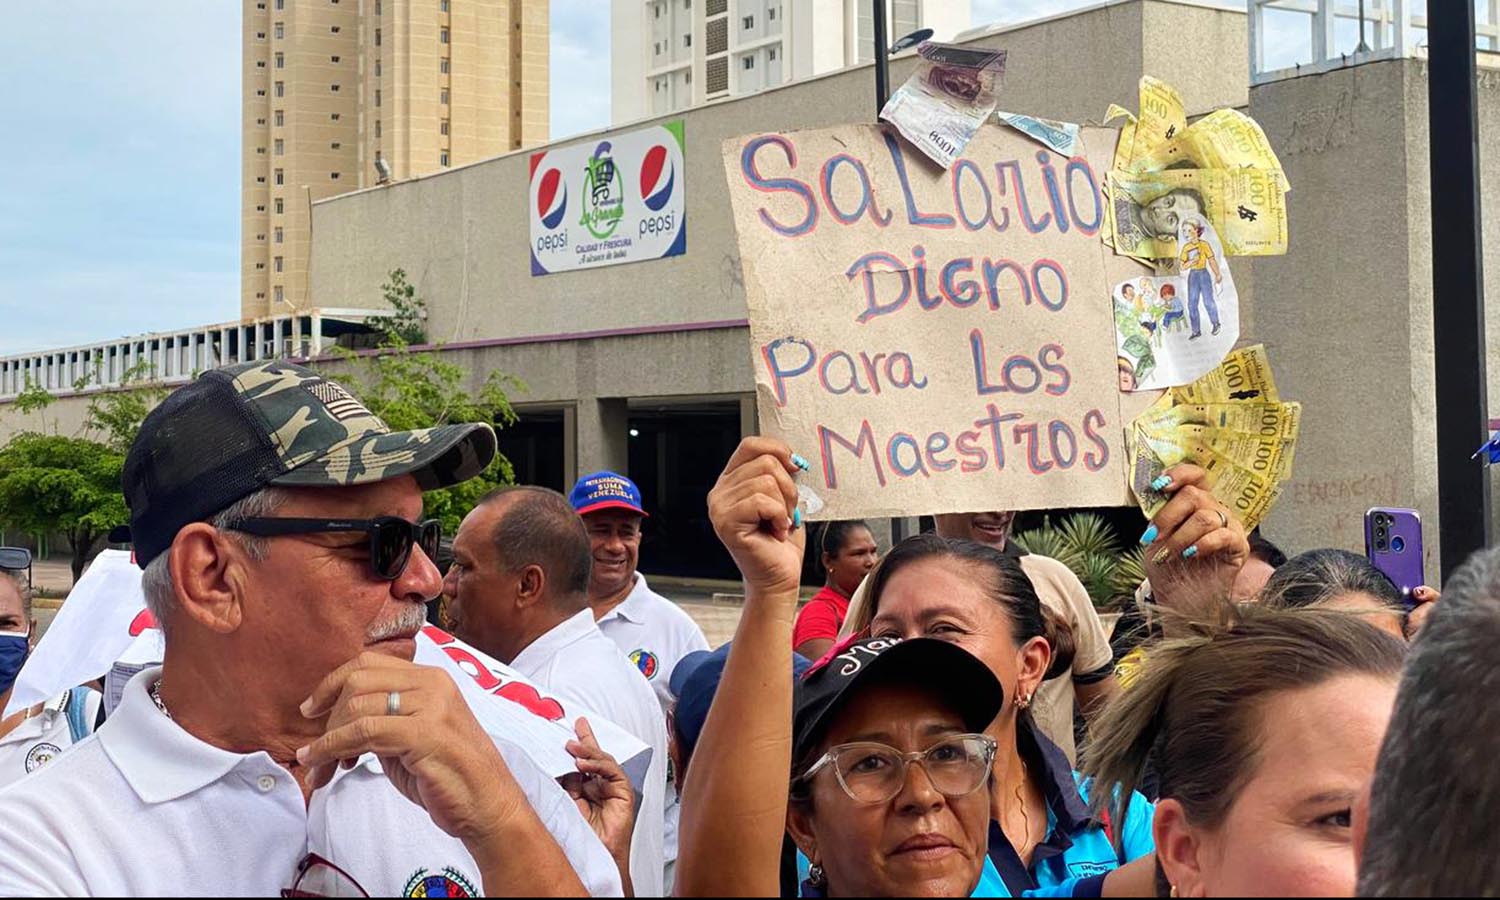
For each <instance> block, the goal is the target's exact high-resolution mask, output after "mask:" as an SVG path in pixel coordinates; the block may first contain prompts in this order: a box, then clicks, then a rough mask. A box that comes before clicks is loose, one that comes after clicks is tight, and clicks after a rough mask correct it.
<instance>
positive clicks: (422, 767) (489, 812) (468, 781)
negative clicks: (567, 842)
mask: <svg viewBox="0 0 1500 900" xmlns="http://www.w3.org/2000/svg"><path fill="white" fill-rule="evenodd" d="M302 714H303V715H305V716H307V717H308V718H310V719H317V718H325V717H326V719H327V724H326V726H325V729H326V730H325V732H324V734H323V736H322V737H321V738H318V739H317V740H316V741H314V742H313V743H311V744H309V745H308V746H306V747H303V748H302V749H301V750H299V751H297V761H298V762H299V763H301V764H302V765H303V766H306V767H307V768H308V770H309V771H310V772H311V776H310V780H311V784H312V786H313V789H314V790H316V789H317V788H320V787H322V786H323V785H326V784H327V783H328V782H329V781H330V780H331V779H332V778H333V775H334V772H335V770H336V769H337V767H338V766H340V765H343V766H344V767H346V768H347V767H350V766H352V765H353V764H354V762H355V761H356V760H358V759H359V757H360V756H363V755H364V754H366V753H374V754H375V755H376V756H377V757H379V759H380V764H381V767H382V768H383V769H384V770H385V774H386V777H387V778H389V779H390V781H391V783H392V784H393V785H395V786H396V789H397V790H399V791H400V792H401V793H402V795H404V796H405V797H406V798H407V799H408V800H410V801H411V802H413V803H415V804H417V805H418V806H421V807H422V808H423V809H425V810H427V814H428V815H430V816H431V817H432V821H433V822H434V823H435V824H436V825H437V826H438V827H439V828H441V829H443V830H444V831H446V832H448V833H449V834H451V835H453V836H454V837H456V838H459V839H460V840H471V839H483V838H485V837H487V836H489V835H490V834H492V833H494V832H496V831H498V830H500V829H502V828H503V827H504V826H505V825H506V824H507V823H509V822H512V821H515V820H516V818H517V817H518V816H520V815H522V813H523V812H524V811H526V810H528V809H529V808H528V807H527V803H526V798H525V795H524V794H522V792H521V789H520V788H519V787H518V786H517V785H516V784H515V782H514V781H513V780H512V779H511V777H510V770H509V769H507V768H506V765H505V761H504V760H503V759H502V758H501V756H500V752H499V751H498V750H496V749H495V745H494V743H493V742H492V741H490V740H489V738H488V737H487V736H486V735H485V733H484V729H483V728H481V727H480V725H479V722H478V721H477V720H476V719H475V718H474V714H473V713H472V712H470V710H469V706H468V704H467V703H465V702H464V699H463V696H462V695H461V694H460V693H459V690H458V685H457V684H455V683H454V681H453V679H452V678H449V677H448V675H447V673H445V672H443V671H442V670H440V669H436V668H433V667H431V666H420V665H417V664H416V663H411V662H407V661H406V660H403V659H396V658H394V657H391V656H386V655H384V654H379V653H363V654H360V655H359V656H358V657H356V658H355V659H353V660H351V661H350V662H348V663H346V664H345V665H343V666H341V667H339V668H338V669H337V670H335V671H334V672H333V673H332V674H330V675H329V676H328V677H327V678H325V679H323V681H322V683H321V684H319V685H318V687H317V688H316V689H315V690H314V691H313V693H312V696H311V697H309V698H308V699H307V701H306V702H305V703H303V705H302Z"/></svg>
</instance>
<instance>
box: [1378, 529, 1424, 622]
mask: <svg viewBox="0 0 1500 900" xmlns="http://www.w3.org/2000/svg"><path fill="white" fill-rule="evenodd" d="M1422 555H1423V547H1422V517H1421V516H1420V515H1419V514H1418V513H1417V511H1416V510H1414V509H1400V508H1385V507H1379V506H1377V507H1375V508H1374V509H1371V510H1370V511H1368V512H1366V513H1365V556H1366V557H1368V558H1369V560H1370V562H1371V563H1372V564H1373V565H1374V566H1375V568H1377V569H1379V570H1380V571H1382V572H1384V573H1385V576H1386V577H1387V578H1389V579H1390V580H1391V581H1392V582H1393V583H1394V584H1395V585H1396V589H1397V590H1399V591H1401V597H1402V600H1403V601H1404V602H1405V604H1406V609H1407V611H1408V612H1410V611H1411V609H1412V607H1414V606H1415V605H1416V601H1415V600H1414V599H1413V598H1412V591H1414V590H1416V589H1417V588H1419V587H1421V586H1422V585H1425V584H1426V583H1427V579H1426V576H1425V575H1424V574H1423V566H1422Z"/></svg>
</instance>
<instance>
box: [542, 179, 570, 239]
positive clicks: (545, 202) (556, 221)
mask: <svg viewBox="0 0 1500 900" xmlns="http://www.w3.org/2000/svg"><path fill="white" fill-rule="evenodd" d="M536 211H537V215H538V216H540V217H541V220H542V225H544V226H546V228H547V230H548V231H551V230H552V229H554V228H556V227H557V226H559V225H561V224H562V220H563V216H566V215H567V214H568V186H567V185H566V184H565V183H563V177H562V173H561V172H559V171H558V170H557V169H548V170H547V172H546V174H545V175H543V176H542V183H541V186H540V187H539V188H538V190H537V195H536Z"/></svg>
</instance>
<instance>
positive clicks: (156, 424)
mask: <svg viewBox="0 0 1500 900" xmlns="http://www.w3.org/2000/svg"><path fill="white" fill-rule="evenodd" d="M494 455H495V436H494V432H493V431H492V430H491V429H490V428H489V426H487V425H456V426H445V427H440V428H435V429H430V430H426V431H416V432H391V431H390V429H389V428H387V427H386V425H385V424H384V423H383V422H381V421H380V420H379V419H378V418H376V417H375V416H373V415H371V414H370V413H369V411H368V410H366V409H365V408H364V407H363V406H362V405H361V404H360V403H359V402H358V401H357V400H355V399H354V398H353V397H352V396H350V395H349V394H348V393H347V392H346V391H344V390H343V388H341V387H339V386H338V385H337V384H335V383H333V382H330V381H327V380H326V379H324V378H322V377H321V376H319V375H317V374H316V373H314V372H312V371H309V370H307V369H303V368H300V367H298V366H293V365H290V364H285V363H277V362H268V363H250V364H244V365H239V366H232V367H229V368H226V369H219V370H215V371H212V372H209V373H207V374H205V375H203V376H202V377H200V378H199V379H198V380H197V381H195V382H193V383H192V384H190V385H187V386H184V387H182V388H180V389H179V390H178V391H176V392H175V393H173V394H172V395H171V396H170V397H168V398H167V400H166V401H165V402H164V403H162V405H161V406H159V407H157V408H156V409H155V410H154V411H153V412H152V413H151V414H150V415H149V416H147V418H146V421H145V422H144V423H143V425H142V427H141V431H140V435H139V436H138V437H137V439H136V441H135V443H134V445H133V446H132V447H131V450H130V453H129V455H128V456H127V457H126V461H125V469H124V474H123V478H122V481H123V484H124V489H125V497H126V502H127V504H128V505H129V507H130V511H131V532H132V537H133V539H134V543H135V551H136V556H137V560H138V562H139V563H140V564H141V565H142V566H143V567H144V568H145V573H144V575H143V579H142V582H143V585H142V586H143V589H144V593H145V596H146V600H147V603H148V605H149V606H150V608H151V611H152V612H153V613H154V615H155V617H156V619H157V621H158V622H159V623H160V624H161V627H162V629H163V632H164V634H165V639H166V654H165V660H164V662H163V664H162V666H161V667H160V668H152V669H147V670H146V671H144V672H142V673H140V674H139V675H137V676H136V677H135V678H134V679H132V680H131V681H130V683H129V684H128V685H126V688H125V696H124V699H123V700H122V702H121V704H120V706H119V708H118V709H116V711H115V713H114V715H113V716H111V717H110V719H109V721H108V722H106V723H105V725H104V726H103V727H102V728H101V729H100V730H99V732H98V734H97V735H95V737H94V738H92V739H90V740H87V741H84V742H83V743H82V744H80V745H78V746H77V747H75V748H73V749H72V750H71V751H69V752H68V753H67V754H64V755H63V756H62V757H60V758H59V759H57V760H56V761H55V762H52V763H50V764H49V765H48V766H47V767H46V768H44V769H42V770H41V771H40V772H37V773H35V774H34V775H31V776H29V777H27V778H25V779H23V780H21V781H20V782H18V783H16V784H14V785H12V786H11V787H9V788H8V789H6V790H5V791H3V792H0V895H5V896H11V895H49V896H55V895H84V894H87V895H124V896H134V895H152V896H162V895H174V896H175V895H181V894H185V893H186V894H203V895H208V894H213V895H261V896H273V895H275V894H277V893H278V892H281V891H297V892H303V893H304V894H308V893H310V894H335V893H338V894H344V895H351V894H359V893H364V894H367V895H373V896H385V895H397V894H400V895H405V896H472V895H477V894H479V893H481V892H483V893H486V894H489V893H502V892H503V893H521V894H574V895H577V894H581V893H585V892H591V893H596V892H604V893H608V894H616V893H618V892H619V891H620V881H619V876H618V874H617V872H616V870H615V867H614V865H613V862H612V860H611V859H610V858H609V855H608V853H607V852H606V851H605V850H604V847H603V845H602V844H600V842H599V840H598V839H597V838H596V837H595V836H594V834H593V832H592V831H591V830H590V829H589V826H588V824H587V823H586V822H585V820H584V819H583V817H582V816H581V815H580V814H579V811H578V808H577V807H576V806H575V805H574V803H573V801H572V800H571V799H570V798H569V797H568V796H567V795H566V794H565V793H563V791H562V789H561V788H559V787H558V786H557V784H556V783H555V782H553V781H551V780H550V779H549V778H547V777H546V776H545V774H543V773H542V771H541V770H539V769H538V768H537V767H536V765H535V764H533V763H532V762H531V761H530V759H529V758H528V756H527V755H526V753H525V752H524V751H525V748H517V747H512V746H507V745H505V743H504V742H503V741H502V742H496V741H492V740H491V739H490V737H489V736H488V735H486V734H485V733H484V731H483V729H482V728H481V727H480V725H479V723H478V722H477V721H476V720H475V719H474V716H473V713H472V712H471V711H470V710H469V707H468V706H467V704H466V703H465V701H464V699H463V698H462V697H461V696H460V694H459V690H458V686H457V684H456V683H455V682H454V681H453V680H452V678H451V677H449V676H448V675H447V674H446V672H445V671H444V670H441V669H437V668H430V667H425V666H418V665H415V664H414V663H412V661H411V660H412V656H413V654H414V652H415V640H414V638H415V635H416V634H417V632H418V630H419V629H420V628H421V627H422V625H423V624H424V621H423V619H424V616H423V614H424V612H425V608H424V602H425V601H426V600H427V599H428V598H430V597H432V596H435V595H436V594H437V593H438V591H439V590H440V588H441V579H440V577H439V575H438V572H437V569H436V567H435V566H434V565H433V563H432V560H431V558H430V556H431V554H433V553H435V552H436V545H437V542H438V540H439V538H440V537H441V529H440V528H438V527H437V526H436V524H435V523H431V522H425V523H419V521H418V520H420V519H421V516H422V491H423V490H424V489H432V488H438V487H444V486H447V485H452V484H456V483H458V482H461V481H463V480H465V479H467V478H469V477H472V476H473V475H475V474H477V473H478V472H480V471H482V470H483V469H484V468H485V467H486V466H487V465H488V464H489V462H490V461H491V460H492V459H493V458H494Z"/></svg>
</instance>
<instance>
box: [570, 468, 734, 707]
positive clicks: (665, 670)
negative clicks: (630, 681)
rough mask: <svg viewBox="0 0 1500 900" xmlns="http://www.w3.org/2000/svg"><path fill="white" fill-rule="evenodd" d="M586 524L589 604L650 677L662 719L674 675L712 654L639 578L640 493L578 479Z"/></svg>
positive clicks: (577, 501)
mask: <svg viewBox="0 0 1500 900" xmlns="http://www.w3.org/2000/svg"><path fill="white" fill-rule="evenodd" d="M569 500H570V501H571V502H572V504H573V508H574V509H575V510H577V511H578V514H579V515H580V516H582V517H583V523H584V526H585V527H586V528H587V529H588V533H589V542H590V544H591V545H592V546H591V550H592V553H593V557H594V570H593V574H592V575H590V577H589V604H590V605H592V606H593V608H594V619H595V620H596V621H597V622H598V623H599V630H600V631H602V632H604V634H605V635H606V636H607V637H608V638H609V639H610V640H612V641H614V642H615V645H616V646H618V647H619V648H620V650H622V651H623V652H624V653H625V654H626V655H627V656H629V657H630V661H631V662H632V663H634V664H635V667H636V668H637V669H639V670H640V673H641V674H642V675H644V676H646V680H647V681H649V682H650V683H651V687H652V688H653V689H654V690H655V691H656V696H657V697H658V698H659V699H660V701H661V708H662V711H663V712H667V711H670V710H671V708H672V701H673V699H674V698H673V697H672V688H671V683H672V670H673V669H676V668H677V663H678V661H679V660H681V659H682V658H683V657H684V656H687V655H688V654H689V653H692V652H693V651H695V650H707V649H708V640H707V638H705V637H704V636H703V629H702V628H699V627H698V623H697V622H694V621H693V617H692V616H690V615H688V614H687V613H685V612H683V611H682V607H680V606H678V605H677V604H675V603H673V602H672V601H671V600H668V599H667V598H666V597H663V596H662V595H660V594H658V593H656V592H655V591H653V590H651V588H650V587H648V586H647V585H646V576H644V575H642V574H641V573H640V572H638V571H637V570H636V567H637V566H638V565H639V564H640V557H641V522H642V521H643V520H644V519H645V518H646V511H645V510H644V509H642V508H641V491H640V488H638V487H636V486H635V482H633V481H631V480H630V479H629V478H626V477H625V476H624V475H616V474H615V473H614V472H598V473H595V474H593V475H587V476H584V477H583V478H580V479H578V483H577V484H575V485H574V486H573V492H572V494H571V496H570V497H569Z"/></svg>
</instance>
